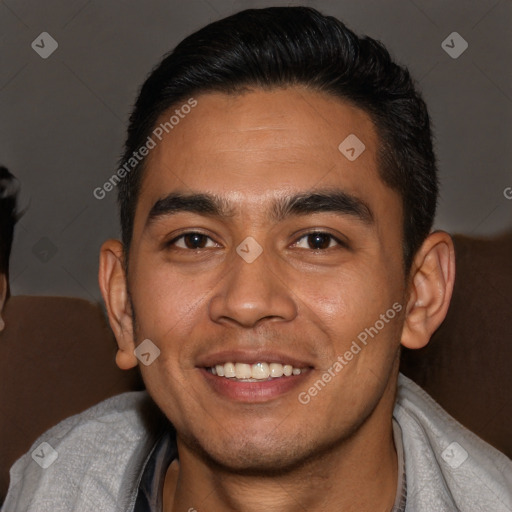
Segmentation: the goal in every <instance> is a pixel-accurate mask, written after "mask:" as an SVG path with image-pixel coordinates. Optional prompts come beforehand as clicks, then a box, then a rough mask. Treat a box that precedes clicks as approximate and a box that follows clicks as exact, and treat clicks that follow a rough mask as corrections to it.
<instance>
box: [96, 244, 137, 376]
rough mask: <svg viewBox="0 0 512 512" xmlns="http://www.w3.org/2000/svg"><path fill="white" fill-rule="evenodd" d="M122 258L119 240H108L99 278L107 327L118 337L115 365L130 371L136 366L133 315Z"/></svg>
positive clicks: (101, 255)
mask: <svg viewBox="0 0 512 512" xmlns="http://www.w3.org/2000/svg"><path fill="white" fill-rule="evenodd" d="M123 258H124V251H123V245H122V244H121V242H119V240H107V241H106V242H105V243H104V244H103V245H102V246H101V250H100V268H99V274H98V280H99V285H100V289H101V294H102V296H103V300H104V301H105V305H106V307H107V313H108V318H109V322H110V326H111V327H112V330H113V331H114V334H115V337H116V340H117V345H118V351H117V355H116V364H117V366H119V368H121V369H122V370H129V369H130V368H133V367H134V366H137V358H136V357H135V354H134V352H133V351H134V350H135V343H134V339H133V318H132V311H131V305H130V301H129V297H128V291H127V280H126V275H125V272H124V265H123Z"/></svg>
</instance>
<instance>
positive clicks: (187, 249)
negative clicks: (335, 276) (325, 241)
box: [165, 231, 348, 252]
mask: <svg viewBox="0 0 512 512" xmlns="http://www.w3.org/2000/svg"><path fill="white" fill-rule="evenodd" d="M190 235H200V236H204V237H206V238H209V239H210V240H212V238H211V237H209V236H208V235H206V234H204V233H201V232H200V231H187V232H185V233H182V234H181V235H179V236H177V237H175V238H173V239H172V240H170V241H169V242H166V243H165V248H166V249H170V248H172V247H173V246H175V244H176V242H177V241H178V240H181V239H182V238H185V237H186V236H190ZM313 235H325V236H328V237H329V238H330V239H331V240H334V241H335V242H336V243H337V244H338V246H339V247H341V248H345V249H348V245H347V243H345V242H344V241H342V240H340V239H339V238H337V237H335V236H334V235H333V234H331V233H329V232H328V231H310V232H308V233H304V234H303V235H301V236H300V237H299V238H298V239H297V241H296V242H294V244H293V245H296V244H297V243H298V242H299V241H300V240H302V239H304V238H307V237H308V236H313ZM212 241H213V240H212ZM329 245H330V242H329ZM178 249H181V250H184V251H194V250H195V251H199V250H201V249H205V248H204V247H203V248H201V247H198V248H196V249H189V248H188V247H187V248H184V247H179V248H178ZM327 249H333V247H327V248H326V249H310V250H311V251H314V252H318V251H320V252H325V251H326V250H327Z"/></svg>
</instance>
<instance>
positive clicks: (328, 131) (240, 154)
mask: <svg viewBox="0 0 512 512" xmlns="http://www.w3.org/2000/svg"><path fill="white" fill-rule="evenodd" d="M194 100H195V101H196V102H197V104H196V106H194V107H193V108H192V109H189V108H183V109H182V108H181V107H182V105H179V104H178V105H175V106H173V107H172V109H170V110H169V111H167V112H165V113H164V114H163V115H162V116H161V117H160V119H159V120H158V121H157V127H158V126H164V123H166V122H168V121H169V120H170V119H171V116H174V117H173V119H172V124H169V123H168V125H167V130H163V133H162V135H161V140H158V139H155V142H156V146H155V147H154V148H153V149H152V150H151V152H150V154H149V155H148V157H147V161H146V171H145V173H144V178H143V182H142V188H141V193H140V194H139V202H138V205H137V212H139V215H137V214H136V219H135V224H136V225H135V230H136V229H137V222H138V221H139V222H141V221H142V220H143V219H138V217H144V214H145V215H147V213H148V212H149V210H150V208H151V206H152V205H153V204H154V203H155V201H157V200H158V199H159V198H161V197H162V196H164V195H166V194H168V193H169V192H172V191H173V190H179V191H180V192H188V193H197V192H210V193H213V194H217V195H223V196H224V197H226V198H227V199H228V200H230V201H231V202H232V203H233V204H239V205H240V206H241V207H242V206H245V207H247V208H248V209H250V210H252V211H256V210H258V209H261V206H262V202H263V201H265V200H266V199H269V200H270V198H271V196H272V197H275V196H276V195H282V194H286V193H288V194H291V193H297V192H306V191H313V190H315V189H316V188H320V189H325V188H329V187H337V188H342V189H343V190H345V191H346V192H347V193H350V194H353V195H356V196H359V197H362V198H363V199H368V196H371V195H372V194H373V195H379V194H380V195H382V194H388V195H390V198H391V199H394V200H396V199H397V198H396V197H395V196H394V193H393V191H391V190H390V189H388V187H387V186H385V185H384V184H383V182H382V180H381V179H380V178H379V176H378V172H377V158H376V155H377V149H378V146H379V139H378V136H377V133H376V130H375V127H374V124H373V122H372V121H371V119H370V117H369V116H368V115H367V114H366V113H365V112H364V111H363V110H361V109H359V108H357V107H355V106H353V105H351V104H349V103H347V102H344V101H341V100H340V99H338V98H336V97H334V96H332V95H329V94H326V93H319V92H316V91H311V90H308V89H305V88H299V87H292V88H287V89H276V90H272V91H263V90H253V91H249V92H245V93H243V94H237V95H228V94H223V93H205V94H201V95H198V96H196V97H194ZM185 103H186V100H185V101H184V102H183V105H185ZM176 110H178V112H176ZM170 126H172V128H170ZM167 131H168V133H167ZM153 138H155V137H153ZM363 148H364V150H363V151H362V152H361V150H362V149H363ZM347 150H348V152H347ZM359 153H360V154H359ZM354 156H355V157H356V158H354ZM349 157H350V158H349Z"/></svg>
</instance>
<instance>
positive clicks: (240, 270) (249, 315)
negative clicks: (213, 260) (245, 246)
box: [209, 251, 298, 327]
mask: <svg viewBox="0 0 512 512" xmlns="http://www.w3.org/2000/svg"><path fill="white" fill-rule="evenodd" d="M269 260H270V258H268V257H267V255H266V252H265V251H264V252H263V253H262V254H261V255H260V256H259V257H258V258H257V259H256V260H254V261H252V262H251V263H248V262H247V261H245V260H244V259H243V258H241V257H239V256H238V254H236V255H235V256H234V262H233V266H232V267H231V268H230V269H229V270H228V272H227V274H226V275H225V276H224V278H223V279H222V280H221V282H220V284H219V286H218V288H217V289H216V293H215V294H214V295H213V296H212V298H211V300H210V303H209V314H210V318H211V319H212V320H213V321H215V322H219V323H222V322H231V323H233V322H234V323H236V324H238V325H239V326H243V327H255V326H256V325H257V324H258V323H260V322H262V321H263V320H264V319H266V320H272V321H277V320H281V321H290V320H293V319H294V318H295V317H296V316H297V310H298V308H297V303H296V301H295V300H294V295H293V291H292V290H291V289H290V287H289V286H287V284H286V283H285V282H284V280H283V278H282V276H280V275H279V272H278V270H277V269H276V268H271V265H270V261H269Z"/></svg>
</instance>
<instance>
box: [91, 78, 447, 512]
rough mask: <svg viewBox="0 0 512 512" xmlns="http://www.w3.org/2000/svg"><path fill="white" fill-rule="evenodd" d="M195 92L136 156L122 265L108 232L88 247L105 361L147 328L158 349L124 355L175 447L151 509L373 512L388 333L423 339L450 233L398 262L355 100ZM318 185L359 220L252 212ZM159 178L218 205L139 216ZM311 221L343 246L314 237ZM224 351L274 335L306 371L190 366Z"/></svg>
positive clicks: (163, 188)
mask: <svg viewBox="0 0 512 512" xmlns="http://www.w3.org/2000/svg"><path fill="white" fill-rule="evenodd" d="M196 99H197V106H196V107H195V108H194V110H193V111H192V113H190V114H189V115H187V116H186V117H185V118H184V119H182V120H181V121H180V123H179V124H178V125H177V126H175V127H174V129H173V130H172V132H170V133H169V134H167V135H166V137H164V139H163V140H162V141H161V142H160V143H159V144H158V145H157V147H156V148H155V149H153V150H152V152H151V153H150V155H149V158H148V161H147V170H146V173H145V176H144V180H143V185H142V190H141V193H140V196H139V201H138V204H137V209H136V215H135V224H134V230H133V241H132V245H131V248H130V255H129V271H128V276H126V275H125V273H124V267H123V264H122V263H123V251H122V246H121V244H120V242H118V241H116V240H109V241H107V242H105V244H104V245H103V247H102V250H101V256H100V272H99V280H100V286H101V290H102V293H103V296H104V299H105V302H106V304H107V309H108V313H109V318H110V323H111V326H112V328H113V330H114V332H115V334H116V338H117V342H118V345H119V351H118V354H117V359H116V360H117V364H118V365H119V367H120V368H123V369H128V368H131V367H133V366H135V365H136V364H138V360H137V359H136V357H135V356H134V353H133V351H134V349H135V348H136V346H137V345H138V344H139V343H140V342H141V341H142V340H144V339H146V338H149V339H150V340H151V341H152V342H153V343H154V344H155V345H156V346H158V348H159V349H160V351H161V353H160V356H159V357H158V358H157V359H155V361H154V362H153V363H152V364H150V365H149V366H145V365H141V371H142V375H143V378H144V381H145V384H146V387H147V389H148V392H149V393H150V395H151V396H152V397H153V399H154V400H155V402H156V403H157V404H158V405H159V407H160V408H161V409H162V410H163V412H164V413H165V414H166V415H167V416H168V418H169V419H170V420H171V421H172V423H173V424H174V425H175V427H176V429H177V431H178V449H179V454H180V463H179V465H178V464H174V465H172V466H171V467H170V468H169V469H168V471H167V476H166V481H165V491H164V508H165V511H166V512H170V511H173V512H177V511H187V510H189V509H190V508H195V509H197V510H198V511H201V510H208V511H210V512H216V511H241V510H243V511H244V512H252V511H257V510H268V511H277V510H279V511H280V512H283V511H291V510H297V507H298V504H299V503H300V505H301V506H302V507H304V508H305V509H307V510H309V511H320V510H321V511H324V512H329V511H335V510H336V511H339V510H344V511H358V512H362V511H372V512H374V511H389V510H391V507H392V505H393V502H394V499H395V492H396V485H397V458H396V451H395V447H394V443H393V437H392V423H391V416H392V410H393V404H394V399H395V392H396V379H397V374H398V363H399V360H398V355H399V347H400V343H402V344H403V345H404V346H408V347H410V348H420V347H422V346H424V345H425V344H426V343H428V340H429V338H430V336H431V334H432V333H433V332H434V330H435V329H436V328H437V326H438V325H439V324H440V323H441V321H442V320H443V319H444V316H445V314H446V311H447V308H448V304H449V301H450V297H451V291H452V288H453V280H454V252H453V244H452V241H451V238H450V237H449V235H447V234H446V233H443V232H436V233H432V234H431V235H430V236H429V237H428V238H427V240H426V241H425V242H424V244H423V246H422V247H421V249H420V250H419V251H418V253H417V254H416V257H415V259H414V263H413V266H412V269H411V272H410V274H409V275H407V276H405V275H404V268H403V263H402V248H401V240H402V216H403V212H402V207H401V200H400V197H399V196H398V194H397V193H396V192H395V191H393V190H392V189H390V188H389V187H387V186H386V185H385V184H384V183H383V182H382V181H381V179H380V178H379V176H378V172H377V161H376V152H377V147H378V143H379V141H378V136H377V133H376V131H375V127H374V125H373V123H372V122H371V120H370V118H369V117H368V116H367V115H366V114H365V113H364V112H363V111H362V110H360V109H358V108H356V107H353V106H351V105H349V104H348V103H345V102H342V101H340V100H339V99H338V98H334V97H332V96H328V95H324V94H321V93H318V92H314V91H310V90H306V89H304V88H298V87H294V88H288V89H279V90H273V91H262V90H253V91H250V92H246V93H244V94H241V95H237V96H235V95H229V96H228V95H224V94H220V93H208V94H203V95H199V96H197V97H196ZM165 118H166V116H165V115H164V116H162V119H165ZM349 134H356V136H357V137H358V138H359V139H360V140H362V141H363V142H364V144H365V146H366V149H365V151H364V152H363V153H362V154H361V155H360V156H359V157H358V158H357V159H356V160H355V161H352V162H351V161H349V160H348V159H347V158H345V157H344V156H343V155H342V154H341V152H340V151H339V150H338V145H339V144H340V143H341V142H342V141H343V140H344V139H345V138H346V137H347V136H348V135H349ZM333 189H338V190H343V191H344V192H346V193H349V194H351V195H353V196H355V197H357V198H359V199H360V200H362V201H364V202H365V203H366V204H367V205H368V206H369V208H370V209H371V211H372V214H373V221H372V222H364V221H363V220H361V219H359V218H356V217H355V216H353V215H346V214H345V215H339V214H336V213H333V212H320V213H312V214H308V215H294V216H290V217H287V218H285V219H284V220H280V221H279V222H275V221H273V220H271V219H269V218H268V217H267V212H268V210H269V208H270V204H271V203H272V202H273V201H274V200H275V199H276V198H280V197H285V196H289V195H294V194H297V193H311V192H313V191H319V190H322V191H325V190H333ZM176 191H179V192H182V193H184V194H190V193H198V192H206V193H210V194H216V195H218V196H222V197H223V198H225V199H226V200H227V201H229V202H230V203H232V206H233V208H234V212H233V215H232V216H230V217H225V218H217V217H211V216H205V215H198V214H197V213H190V212H181V213H179V214H176V215H168V216H163V217H159V218H157V219H156V220H155V221H154V222H152V223H149V224H147V217H148V214H149V212H150V210H151V208H152V207H153V205H154V204H155V202H156V201H158V200H159V199H161V198H163V197H165V196H166V195H167V194H169V193H170V192H176ZM185 231H186V232H190V231H192V232H200V233H202V234H204V235H206V237H208V238H202V239H201V238H200V239H199V240H200V244H198V245H200V246H201V247H202V248H200V249H199V250H198V249H193V248H192V249H190V248H188V249H187V243H185V242H186V240H185V239H183V238H181V239H179V240H177V241H176V242H175V243H174V245H172V244H171V245H166V244H165V243H166V242H170V241H172V240H173V239H176V237H178V236H179V235H181V234H183V232H185ZM311 232H323V233H328V234H331V235H332V236H333V237H335V238H338V239H339V240H341V241H343V242H344V245H340V244H338V243H337V242H336V241H335V239H329V238H327V240H326V241H325V243H324V242H322V243H320V244H318V243H315V238H314V237H308V236H306V235H307V234H308V233H311ZM248 236H250V237H253V238H254V239H255V240H256V241H257V242H258V244H259V245H260V246H261V248H262V249H263V252H262V253H261V255H260V256H259V257H258V258H257V259H256V260H255V261H253V262H252V263H247V262H246V261H245V260H244V259H243V258H241V257H240V256H239V254H238V253H237V252H236V248H237V247H238V246H239V245H240V243H241V242H242V241H243V240H244V239H245V238H246V237H248ZM188 244H189V245H188V247H196V246H197V245H196V246H193V245H190V240H189V241H188ZM319 246H320V247H319ZM128 290H129V292H130V294H129V293H128ZM130 296H131V301H130ZM395 303H397V304H399V305H401V306H402V308H401V311H400V313H399V314H397V316H395V318H393V319H392V320H390V321H389V322H388V323H385V325H384V327H383V328H382V329H381V330H380V331H379V333H378V335H377V336H375V337H374V338H373V339H371V340H370V341H369V343H368V344H367V345H366V346H365V347H364V348H363V349H362V350H361V351H360V352H359V353H358V354H357V355H355V356H354V358H353V359H352V360H351V361H350V362H348V364H346V366H344V367H343V369H342V370H341V371H340V372H338V373H337V374H336V376H335V377H334V378H332V380H331V381H330V382H329V383H328V384H327V385H326V386H325V387H324V388H323V389H322V390H321V391H320V392H319V393H318V394H317V396H315V397H314V398H313V399H312V400H311V401H310V402H309V403H308V404H307V405H304V404H301V403H300V402H299V400H298V394H299V393H300V392H303V391H307V390H308V389H309V388H310V387H311V386H312V385H313V383H314V382H315V381H317V380H318V379H319V378H321V377H322V374H323V373H324V372H325V371H326V370H327V369H328V368H330V367H332V365H333V363H334V362H335V361H336V360H337V358H338V356H339V355H343V354H344V353H345V352H346V351H347V350H349V348H350V346H351V343H352V341H353V340H356V339H357V336H358V334H359V333H361V332H362V331H364V329H365V328H368V327H370V326H374V325H375V323H376V321H377V320H379V318H381V316H380V315H382V314H384V313H385V312H386V311H387V310H388V309H390V308H391V307H392V305H393V304H395ZM134 316H135V319H136V322H135V323H134ZM235 350H236V351H238V352H239V353H250V354H254V353H258V352H259V351H261V352H269V351H278V352H279V354H280V355H282V356H284V357H290V358H291V357H293V358H295V359H298V360H299V361H302V362H304V363H305V365H306V366H307V367H308V368H309V370H308V371H307V372H305V374H304V375H302V376H301V380H300V385H298V386H296V387H294V388H293V389H291V390H289V391H287V392H285V393H282V394H280V395H278V396H274V397H271V398H269V399H265V398H261V396H259V395H258V396H257V397H256V398H255V399H254V400H252V401H251V400H247V401H240V400H233V399H231V398H228V397H226V396H224V395H222V394H220V393H218V392H216V391H215V390H214V389H213V388H212V386H210V384H209V383H208V382H207V381H208V379H207V378H205V376H204V371H203V370H202V369H201V368H200V367H201V364H202V360H203V359H204V357H206V356H208V355H211V354H215V353H218V352H221V351H228V352H229V351H235ZM227 360H230V358H227V359H226V361H227ZM263 360H264V361H269V359H268V358H264V359H263ZM217 378H220V377H217ZM210 380H211V379H210ZM256 395H257V394H256Z"/></svg>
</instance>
